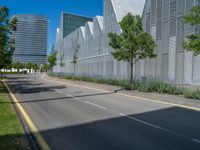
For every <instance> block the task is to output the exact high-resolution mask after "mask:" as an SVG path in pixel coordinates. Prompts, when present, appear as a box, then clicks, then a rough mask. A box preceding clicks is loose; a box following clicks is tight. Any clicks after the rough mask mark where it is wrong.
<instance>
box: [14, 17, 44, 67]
mask: <svg viewBox="0 0 200 150" xmlns="http://www.w3.org/2000/svg"><path fill="white" fill-rule="evenodd" d="M15 17H17V20H18V22H17V31H16V32H15V33H14V34H13V35H14V39H15V52H14V55H13V61H14V62H17V61H18V62H21V63H28V62H32V63H37V64H45V63H46V61H47V39H48V38H47V36H48V21H47V18H46V17H45V16H39V15H26V14H23V15H15Z"/></svg>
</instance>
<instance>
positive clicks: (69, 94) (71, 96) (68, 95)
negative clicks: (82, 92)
mask: <svg viewBox="0 0 200 150" xmlns="http://www.w3.org/2000/svg"><path fill="white" fill-rule="evenodd" d="M66 95H67V96H69V97H74V96H73V95H71V94H66Z"/></svg>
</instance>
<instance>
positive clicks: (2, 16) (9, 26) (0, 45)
mask: <svg viewBox="0 0 200 150" xmlns="http://www.w3.org/2000/svg"><path fill="white" fill-rule="evenodd" d="M8 17H9V10H8V8H7V7H0V73H1V70H2V69H3V68H6V67H7V66H8V65H11V63H12V55H13V53H14V50H15V41H14V38H13V36H12V33H13V32H14V31H16V24H17V18H16V17H13V18H12V19H9V18H8Z"/></svg>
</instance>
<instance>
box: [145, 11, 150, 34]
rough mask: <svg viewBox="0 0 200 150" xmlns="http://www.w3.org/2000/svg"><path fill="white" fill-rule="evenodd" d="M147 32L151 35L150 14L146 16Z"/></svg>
mask: <svg viewBox="0 0 200 150" xmlns="http://www.w3.org/2000/svg"><path fill="white" fill-rule="evenodd" d="M146 32H147V33H150V13H148V14H147V15H146Z"/></svg>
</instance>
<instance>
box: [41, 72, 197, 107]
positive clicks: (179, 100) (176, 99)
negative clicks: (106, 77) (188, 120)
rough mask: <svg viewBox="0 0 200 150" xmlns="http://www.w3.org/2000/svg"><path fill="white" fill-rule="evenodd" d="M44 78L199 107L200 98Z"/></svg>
mask: <svg viewBox="0 0 200 150" xmlns="http://www.w3.org/2000/svg"><path fill="white" fill-rule="evenodd" d="M44 79H47V80H54V81H61V82H63V83H66V84H67V83H71V84H77V85H84V86H88V87H92V88H97V89H101V90H107V91H116V90H117V91H118V93H121V94H126V95H130V96H135V97H140V98H145V99H149V100H155V101H161V102H167V103H173V104H177V105H184V106H188V107H195V108H199V109H200V100H195V99H187V98H185V97H184V96H175V95H168V94H158V93H143V92H138V91H128V90H123V89H121V87H118V86H112V85H107V84H99V83H97V84H96V83H91V82H85V81H73V80H67V79H61V78H55V77H50V76H46V77H45V78H44Z"/></svg>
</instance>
